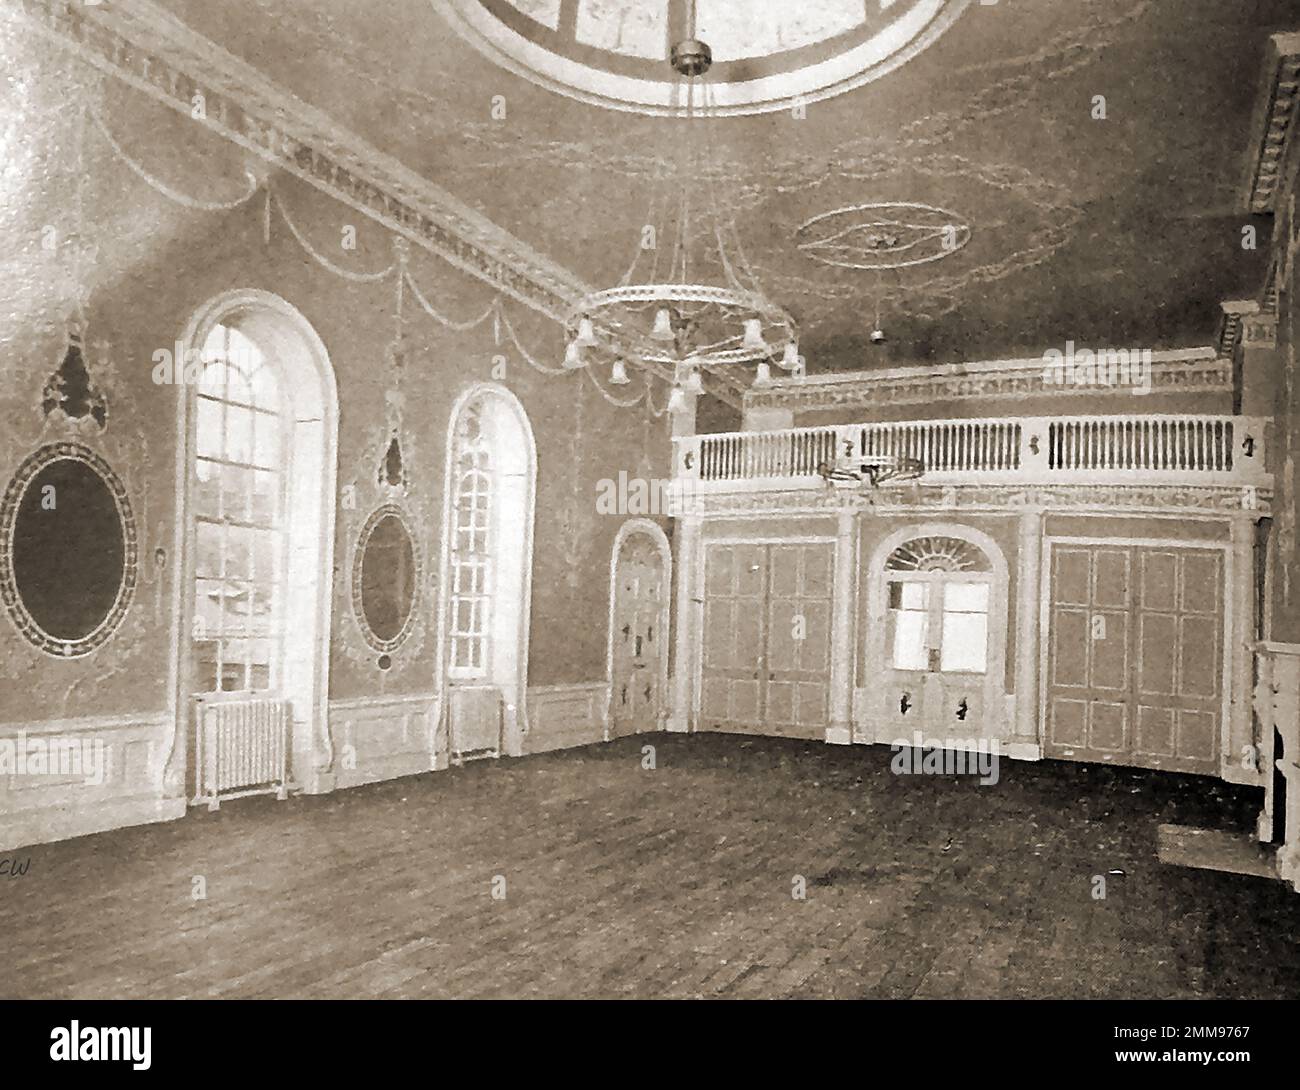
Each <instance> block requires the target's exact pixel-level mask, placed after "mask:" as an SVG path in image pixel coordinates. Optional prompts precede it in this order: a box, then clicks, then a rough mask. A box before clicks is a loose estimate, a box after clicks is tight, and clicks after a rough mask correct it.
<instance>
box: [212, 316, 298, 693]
mask: <svg viewBox="0 0 1300 1090" xmlns="http://www.w3.org/2000/svg"><path fill="white" fill-rule="evenodd" d="M194 434H195V444H194V461H193V474H194V475H193V482H194V487H193V493H192V500H191V504H192V506H191V510H192V515H193V532H194V561H195V563H194V602H193V633H192V648H193V675H192V684H193V691H194V692H195V693H217V692H265V691H268V690H271V689H274V688H276V687H278V686H279V685H280V684H281V678H282V675H283V666H284V642H285V604H286V596H285V593H284V589H285V565H286V544H287V538H286V532H285V525H286V517H285V516H286V510H285V507H286V483H285V472H284V467H285V465H286V464H287V463H288V460H289V454H290V451H289V449H288V448H289V447H290V445H291V444H290V442H289V440H290V438H291V434H292V420H291V418H290V417H289V415H288V414H287V413H286V404H285V400H284V398H283V397H282V395H281V390H280V383H279V381H278V379H277V376H276V373H275V368H274V366H273V365H272V364H271V363H270V362H269V361H268V360H267V358H266V356H265V354H264V353H263V351H262V349H261V348H260V347H259V346H258V345H257V344H255V343H254V342H253V341H251V340H250V339H249V338H248V337H246V336H244V335H243V334H242V333H240V331H239V330H238V329H235V328H233V327H231V326H229V325H223V324H218V325H216V326H214V327H213V328H212V331H211V333H210V334H209V335H208V338H207V340H206V342H205V343H204V346H203V371H202V376H201V378H200V381H199V384H198V389H197V391H196V393H195V433H194Z"/></svg>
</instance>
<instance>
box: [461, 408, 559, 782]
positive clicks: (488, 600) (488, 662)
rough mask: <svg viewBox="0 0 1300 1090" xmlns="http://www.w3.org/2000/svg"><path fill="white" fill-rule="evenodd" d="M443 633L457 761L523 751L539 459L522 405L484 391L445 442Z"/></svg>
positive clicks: (462, 413)
mask: <svg viewBox="0 0 1300 1090" xmlns="http://www.w3.org/2000/svg"><path fill="white" fill-rule="evenodd" d="M446 466H447V471H446V487H445V491H444V496H445V512H444V519H443V550H442V554H443V559H442V581H441V588H442V589H441V594H440V617H441V623H440V625H439V632H440V643H441V653H440V655H439V662H440V669H441V674H442V680H443V683H444V687H445V689H446V693H447V700H446V707H447V715H446V724H447V735H446V736H447V739H448V742H447V748H448V752H449V755H450V757H451V759H452V760H453V761H458V760H464V759H468V758H473V757H478V756H498V755H500V754H501V753H507V754H510V755H512V756H516V755H518V754H520V753H522V752H523V733H524V730H525V727H526V723H527V720H526V714H527V713H526V708H525V701H526V699H527V691H528V616H529V603H530V600H531V597H532V554H533V508H534V495H535V492H536V480H537V455H536V447H535V445H534V442H533V432H532V427H531V426H530V424H529V422H528V416H527V414H526V413H525V412H524V407H523V405H521V404H520V402H519V399H518V398H516V397H515V395H514V394H512V393H511V392H510V391H509V390H507V389H506V388H505V387H504V386H499V385H497V384H495V383H481V384H479V385H476V386H473V387H471V388H470V389H469V390H466V391H465V392H464V393H463V394H461V396H460V397H459V398H458V399H457V401H456V404H455V405H454V406H453V408H452V412H451V421H450V425H449V428H448V434H447V462H446Z"/></svg>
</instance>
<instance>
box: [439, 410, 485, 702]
mask: <svg viewBox="0 0 1300 1090" xmlns="http://www.w3.org/2000/svg"><path fill="white" fill-rule="evenodd" d="M484 415H485V414H484V405H483V403H482V402H481V401H480V402H471V403H470V404H468V405H466V406H465V408H464V409H463V410H462V411H461V414H460V418H459V419H458V420H457V422H456V438H455V452H456V453H455V459H454V468H453V471H452V473H453V486H454V489H455V491H454V506H453V507H452V525H451V551H450V566H451V616H450V620H449V626H448V627H449V631H448V635H449V638H450V640H451V661H450V664H449V668H450V671H451V675H452V676H453V677H459V678H481V677H484V676H486V674H487V672H488V663H489V655H488V640H489V634H490V632H491V623H492V618H491V610H492V586H493V571H492V568H493V552H492V548H493V544H494V543H493V541H492V504H493V496H494V489H493V479H492V474H493V456H492V449H491V448H492V444H491V437H490V434H489V432H490V428H489V427H488V426H486V425H487V421H485V419H484Z"/></svg>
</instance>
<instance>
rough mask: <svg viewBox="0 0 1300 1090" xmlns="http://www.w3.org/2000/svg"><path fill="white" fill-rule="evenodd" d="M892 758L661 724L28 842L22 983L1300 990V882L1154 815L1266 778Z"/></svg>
mask: <svg viewBox="0 0 1300 1090" xmlns="http://www.w3.org/2000/svg"><path fill="white" fill-rule="evenodd" d="M644 744H652V745H653V746H654V747H655V748H656V758H657V766H658V767H657V768H656V770H654V771H646V770H643V769H642V767H641V746H642V745H644ZM889 759H890V752H889V750H888V749H886V748H882V747H873V748H851V749H850V748H840V747H831V746H826V745H824V744H817V743H804V742H796V741H784V740H776V739H742V738H737V737H734V736H721V735H696V736H692V737H682V736H666V735H654V736H642V737H640V738H631V739H624V740H622V741H620V742H617V743H614V744H612V745H608V746H599V747H592V748H589V749H585V750H571V751H568V752H566V753H559V754H551V755H546V756H540V757H529V758H526V759H523V760H516V761H500V762H484V763H479V764H476V765H472V766H469V767H467V768H463V769H459V770H454V771H451V772H445V773H438V774H435V775H428V776H422V777H417V778H414V779H408V780H401V781H395V782H391V783H387V784H381V785H376V786H372V787H366V788H359V789H356V790H352V791H346V792H340V793H338V794H335V795H330V796H324V797H318V798H310V799H309V798H297V799H292V800H290V801H288V802H285V803H277V802H275V801H274V800H264V799H253V800H246V801H244V802H240V803H233V804H230V805H228V806H227V807H226V808H224V809H223V810H222V811H221V812H220V813H219V814H215V815H210V814H208V813H206V812H195V813H193V814H192V815H191V816H190V817H188V818H187V819H185V820H183V821H179V822H174V823H171V824H168V825H156V826H150V827H145V828H139V829H129V830H120V831H117V832H113V833H107V834H103V835H100V836H95V837H87V838H84V839H82V840H78V841H71V842H67V843H63V844H56V845H48V846H44V847H36V848H32V849H30V850H27V851H22V852H18V853H16V854H17V856H18V858H19V859H20V860H22V859H25V858H30V867H29V869H28V870H27V871H26V873H25V874H24V875H23V876H22V877H20V878H6V877H0V929H3V933H4V935H5V938H6V946H7V951H6V957H5V967H4V972H3V974H0V981H2V983H0V992H2V993H3V994H4V995H5V996H7V997H15V996H57V997H113V998H116V997H146V996H315V997H328V996H337V997H371V996H440V997H441V996H844V997H853V996H879V997H904V996H969V997H994V996H1032V997H1046V996H1115V997H1137V996H1144V997H1145V996H1150V997H1175V996H1188V997H1191V996H1291V997H1295V996H1300V896H1298V895H1296V894H1294V893H1291V892H1288V890H1287V888H1286V887H1285V886H1283V885H1282V884H1281V883H1277V882H1269V881H1267V880H1265V879H1262V878H1252V877H1243V876H1237V875H1219V874H1214V873H1207V872H1205V871H1199V870H1191V869H1185V868H1181V867H1168V866H1164V865H1162V864H1160V863H1159V862H1157V860H1156V855H1155V852H1156V830H1157V827H1158V826H1159V825H1160V824H1161V823H1165V822H1173V823H1179V824H1188V825H1200V826H1204V827H1236V828H1245V827H1247V826H1248V825H1249V823H1250V822H1251V821H1252V820H1253V817H1254V811H1255V809H1256V808H1257V807H1258V798H1259V795H1258V793H1257V792H1248V791H1243V790H1238V789H1234V788H1230V787H1227V786H1225V785H1223V784H1220V783H1216V782H1214V781H1210V780H1204V779H1197V778H1193V777H1178V776H1170V775H1157V774H1152V773H1144V772H1136V771H1128V770H1122V769H1112V768H1098V767H1093V766H1083V765H1070V764H1061V763H1054V762H1046V763H1043V764H1039V765H1026V764H1014V763H1011V762H1004V763H1003V766H1002V779H1001V782H1000V783H999V784H997V785H996V786H988V787H981V786H978V785H977V784H976V783H975V782H974V781H972V780H953V779H948V778H939V777H927V776H906V777H900V776H895V775H893V774H892V773H891V772H890V771H889ZM1111 871H1121V872H1123V873H1122V874H1111V875H1110V876H1109V877H1108V879H1107V896H1106V898H1105V899H1104V900H1094V899H1093V896H1092V892H1093V888H1094V886H1093V877H1094V875H1098V874H1101V875H1106V874H1107V873H1108V872H1111ZM498 875H499V876H503V877H504V879H505V894H506V896H505V899H504V900H494V899H493V897H492V887H493V880H494V876H498ZM796 875H802V876H803V877H804V878H805V879H806V880H807V897H806V899H805V900H796V899H795V898H793V897H792V896H791V892H792V888H793V886H792V883H793V882H794V879H795V876H796ZM196 878H202V879H203V880H204V881H205V882H206V892H207V899H206V900H201V901H195V900H193V899H192V890H193V889H194V887H195V879H196Z"/></svg>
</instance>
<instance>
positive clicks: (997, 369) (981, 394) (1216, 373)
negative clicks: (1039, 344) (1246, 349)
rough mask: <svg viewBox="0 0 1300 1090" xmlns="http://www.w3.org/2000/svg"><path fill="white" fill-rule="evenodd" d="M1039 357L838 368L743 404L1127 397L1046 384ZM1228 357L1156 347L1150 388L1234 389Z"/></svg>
mask: <svg viewBox="0 0 1300 1090" xmlns="http://www.w3.org/2000/svg"><path fill="white" fill-rule="evenodd" d="M1046 366H1047V365H1046V364H1045V362H1044V360H1043V358H1042V357H1041V356H1039V357H1035V358H1033V359H1019V360H997V361H993V362H990V363H970V364H953V365H944V366H941V367H931V368H895V369H891V370H889V371H878V372H843V373H837V374H834V375H821V376H813V377H808V378H805V379H802V380H800V379H792V380H785V381H783V382H779V383H774V384H773V385H771V386H769V387H766V388H764V389H763V390H761V391H755V392H751V393H748V394H746V396H745V408H746V410H751V409H789V410H791V411H794V412H808V411H813V412H815V411H819V410H830V409H848V408H879V407H880V406H882V405H924V404H932V403H934V402H936V401H961V400H967V399H972V398H978V399H980V400H986V399H989V398H1025V397H1033V396H1042V395H1044V394H1051V396H1052V397H1054V398H1059V397H1078V396H1087V397H1096V396H1098V395H1099V394H1101V395H1104V394H1107V393H1117V394H1123V395H1125V396H1132V393H1133V391H1132V389H1131V388H1129V387H1127V386H1124V387H1119V386H1117V387H1110V388H1108V387H1105V386H1097V385H1084V386H1072V385H1070V384H1068V383H1066V384H1061V385H1052V386H1050V387H1049V386H1047V385H1045V384H1044V382H1043V370H1044V368H1045V367H1046ZM1232 381H1233V378H1232V361H1231V359H1230V358H1226V357H1225V356H1223V355H1220V354H1219V353H1218V352H1217V351H1216V350H1215V349H1213V348H1204V349H1192V350H1187V351H1173V352H1153V353H1152V360H1151V389H1152V391H1153V392H1155V391H1171V390H1174V391H1179V392H1187V391H1201V390H1205V391H1215V390H1231V389H1232Z"/></svg>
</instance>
